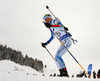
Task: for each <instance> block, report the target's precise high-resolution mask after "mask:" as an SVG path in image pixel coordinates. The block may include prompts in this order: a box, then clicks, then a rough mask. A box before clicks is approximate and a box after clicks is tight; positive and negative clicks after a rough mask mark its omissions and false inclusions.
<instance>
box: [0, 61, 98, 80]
mask: <svg viewBox="0 0 100 81" xmlns="http://www.w3.org/2000/svg"><path fill="white" fill-rule="evenodd" d="M54 71H56V70H52V69H48V68H47V69H45V70H44V73H40V72H37V71H35V70H34V69H32V68H30V67H27V66H21V65H19V64H16V63H14V62H11V61H8V60H3V61H0V81H66V80H67V81H80V80H81V81H100V79H89V78H71V77H70V78H66V77H50V76H49V73H50V72H51V73H53V72H54ZM43 74H44V76H43Z"/></svg>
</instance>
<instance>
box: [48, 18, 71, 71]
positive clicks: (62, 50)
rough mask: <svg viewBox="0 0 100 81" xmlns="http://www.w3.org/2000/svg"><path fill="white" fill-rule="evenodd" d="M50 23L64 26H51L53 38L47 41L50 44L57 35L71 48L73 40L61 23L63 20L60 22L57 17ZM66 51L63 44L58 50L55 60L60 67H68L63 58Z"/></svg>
mask: <svg viewBox="0 0 100 81" xmlns="http://www.w3.org/2000/svg"><path fill="white" fill-rule="evenodd" d="M50 24H51V25H61V26H62V27H50V31H51V38H50V39H49V40H48V41H47V42H46V43H47V44H49V43H50V42H51V41H52V40H53V39H54V37H55V36H56V37H57V38H59V40H60V41H61V42H62V43H63V44H64V45H65V46H66V47H67V49H69V47H70V46H71V44H72V42H71V39H70V37H69V36H68V34H67V33H66V31H65V29H64V27H63V25H62V24H61V22H59V20H57V19H54V20H52V21H51V22H50ZM66 51H67V50H66V48H65V47H64V46H63V45H62V44H61V45H60V46H59V48H58V50H57V52H56V55H55V59H54V60H55V63H56V65H57V67H58V69H63V68H66V66H65V63H64V61H63V59H62V56H63V55H64V54H65V53H66Z"/></svg>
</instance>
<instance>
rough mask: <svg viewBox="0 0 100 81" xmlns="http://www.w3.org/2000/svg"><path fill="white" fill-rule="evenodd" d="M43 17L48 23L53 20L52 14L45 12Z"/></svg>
mask: <svg viewBox="0 0 100 81" xmlns="http://www.w3.org/2000/svg"><path fill="white" fill-rule="evenodd" d="M43 19H44V20H45V22H46V23H50V21H51V20H52V17H51V15H50V14H45V16H44V17H43Z"/></svg>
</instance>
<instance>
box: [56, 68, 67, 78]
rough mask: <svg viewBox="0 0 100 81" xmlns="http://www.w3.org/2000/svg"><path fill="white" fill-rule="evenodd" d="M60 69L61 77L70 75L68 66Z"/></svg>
mask: <svg viewBox="0 0 100 81" xmlns="http://www.w3.org/2000/svg"><path fill="white" fill-rule="evenodd" d="M59 71H60V75H58V76H60V77H69V75H68V72H67V70H66V68H63V69H59Z"/></svg>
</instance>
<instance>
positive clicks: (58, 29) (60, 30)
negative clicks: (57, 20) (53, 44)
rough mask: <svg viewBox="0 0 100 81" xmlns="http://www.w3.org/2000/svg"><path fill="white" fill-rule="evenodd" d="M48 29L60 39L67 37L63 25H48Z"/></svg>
mask: <svg viewBox="0 0 100 81" xmlns="http://www.w3.org/2000/svg"><path fill="white" fill-rule="evenodd" d="M50 29H51V30H52V32H53V33H54V34H55V36H56V37H57V38H59V39H60V40H61V41H62V40H63V39H64V38H66V37H68V35H67V34H66V32H65V29H64V27H50Z"/></svg>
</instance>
